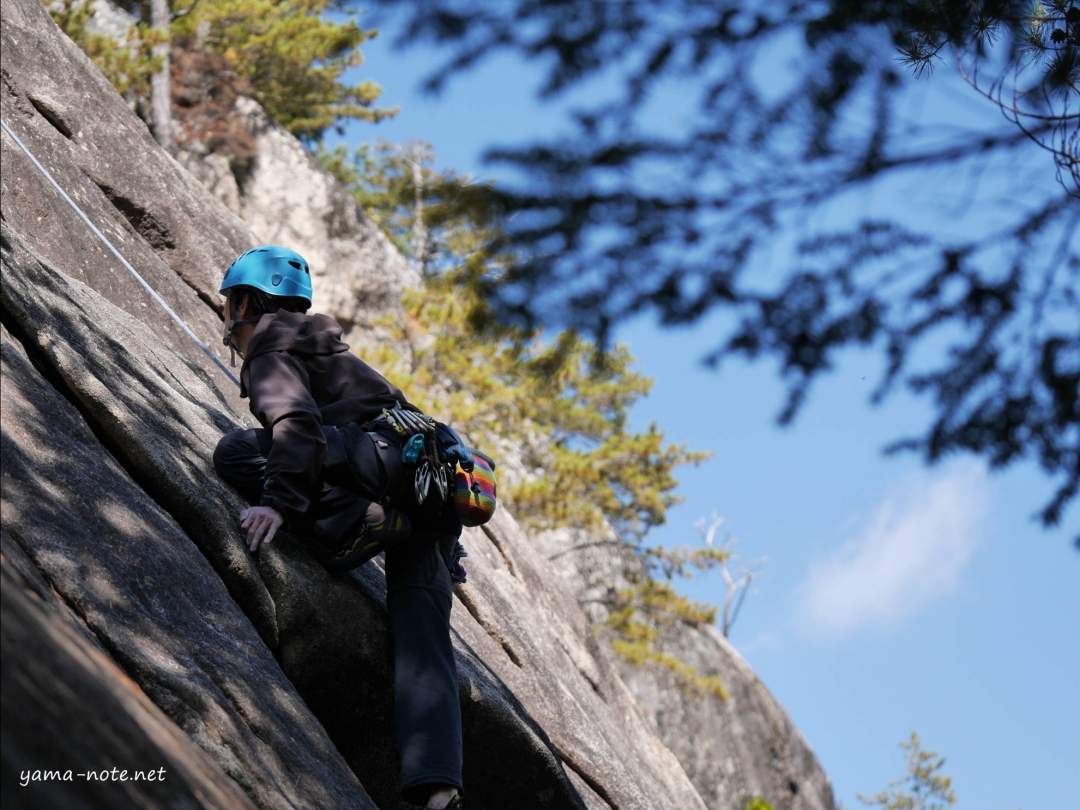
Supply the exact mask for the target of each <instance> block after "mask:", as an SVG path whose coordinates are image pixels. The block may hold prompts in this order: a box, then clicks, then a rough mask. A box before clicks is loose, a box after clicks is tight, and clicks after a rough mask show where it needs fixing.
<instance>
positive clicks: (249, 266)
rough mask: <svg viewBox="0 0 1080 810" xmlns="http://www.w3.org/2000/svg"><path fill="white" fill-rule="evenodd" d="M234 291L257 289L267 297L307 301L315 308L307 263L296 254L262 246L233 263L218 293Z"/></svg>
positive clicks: (292, 251)
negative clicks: (312, 302) (242, 288)
mask: <svg viewBox="0 0 1080 810" xmlns="http://www.w3.org/2000/svg"><path fill="white" fill-rule="evenodd" d="M233 287H254V288H255V289H256V290H261V291H262V292H264V293H266V294H267V295H273V296H282V297H287V298H303V299H304V300H306V301H307V303H308V306H311V273H310V272H309V270H308V263H307V259H305V258H304V257H303V256H301V255H300V254H299V253H297V252H296V251H295V250H289V249H288V248H284V247H278V246H277V245H260V246H259V247H253V248H252V249H251V250H248V251H245V252H244V253H241V254H240V255H239V256H237V257H236V258H235V259H233V263H232V264H230V265H229V267H228V269H227V270H226V271H225V278H223V279H222V280H221V288H220V289H219V290H218V292H220V293H222V294H223V295H224V294H226V293H228V291H229V290H230V289H232V288H233Z"/></svg>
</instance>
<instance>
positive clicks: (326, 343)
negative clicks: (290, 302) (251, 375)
mask: <svg viewBox="0 0 1080 810" xmlns="http://www.w3.org/2000/svg"><path fill="white" fill-rule="evenodd" d="M247 348H248V350H247V356H246V357H245V358H244V365H247V364H248V363H249V362H251V360H252V359H254V358H256V357H258V356H259V355H260V354H266V353H267V352H283V351H284V352H292V353H294V354H303V355H318V354H338V353H339V352H347V351H348V350H349V346H348V344H346V343H344V342H342V340H341V326H340V325H339V324H338V322H337V321H335V320H334V319H333V318H331V317H330V316H328V315H319V314H314V315H305V314H303V313H301V312H289V311H287V310H284V309H279V310H278V311H277V312H268V313H266V314H265V315H263V316H262V317H261V318H259V322H258V323H257V324H256V325H255V331H254V332H252V334H251V340H250V341H249V342H248V347H247Z"/></svg>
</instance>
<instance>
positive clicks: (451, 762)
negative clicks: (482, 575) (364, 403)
mask: <svg viewBox="0 0 1080 810" xmlns="http://www.w3.org/2000/svg"><path fill="white" fill-rule="evenodd" d="M270 446H271V435H270V432H269V431H267V430H234V431H232V432H230V433H227V434H225V436H223V437H222V438H221V441H220V442H218V446H217V449H216V450H215V451H214V467H215V468H216V469H217V471H218V474H219V475H220V476H221V477H222V478H223V479H224V480H225V481H227V482H228V483H230V484H231V485H232V486H234V487H235V488H236V489H237V490H238V491H239V492H240V493H241V494H242V495H244V497H245V498H247V499H248V501H249V502H251V503H258V502H259V498H260V496H261V494H262V485H263V478H264V477H265V473H266V457H267V455H268V453H269V452H270ZM348 484H349V481H348V479H347V474H346V475H345V476H342V475H335V474H332V473H331V474H328V475H327V476H326V480H325V481H324V483H323V485H322V490H321V492H320V495H319V498H318V499H317V500H316V501H315V502H314V503H313V504H312V507H311V508H310V509H309V510H308V512H307V513H306V514H305V515H303V516H286V517H287V519H288V520H289V521H290V524H297V523H298V524H300V525H298V526H297V525H292V526H291V528H293V529H295V530H296V531H297V533H299V534H301V535H302V536H304V535H306V536H309V537H311V538H312V539H313V540H314V541H315V542H320V543H326V544H333V543H335V542H344V541H346V540H348V539H350V538H349V537H348V535H349V534H350V533H351V532H353V531H355V530H356V529H357V528H358V526H359V524H360V522H362V520H363V515H364V512H365V511H366V509H367V505H368V504H369V503H370V501H368V500H365V499H364V498H363V497H360V496H358V495H357V494H356V492H355V491H354V490H350V489H349V488H348ZM413 528H414V531H413V535H412V537H410V538H409V539H408V540H406V541H404V542H403V543H400V544H398V545H395V546H393V547H391V548H389V549H387V551H386V557H385V563H386V591H387V593H386V601H387V607H388V609H389V613H390V628H391V632H392V633H393V639H394V733H395V736H396V738H397V743H398V748H399V750H400V751H401V775H402V787H403V790H402V796H403V798H404V799H405V800H406V801H410V802H413V803H414V804H421V805H422V804H424V802H425V801H426V800H427V794H428V792H429V789H428V788H425V787H424V786H428V785H434V784H442V785H454V786H456V787H457V788H458V789H459V790H462V791H463V789H464V786H463V784H462V753H461V749H462V739H461V705H460V703H459V700H458V690H457V669H456V667H455V664H454V652H453V647H452V645H451V643H450V606H451V603H452V592H451V578H450V573H449V570H448V569H447V565H448V563H447V561H446V558H445V554H446V549H447V548H448V547H452V546H453V544H454V542H455V541H456V539H457V534H458V532H459V531H460V529H459V528H458V529H449V528H447V527H440V526H437V525H434V524H431V523H427V524H425V523H424V522H422V521H419V520H414V526H413Z"/></svg>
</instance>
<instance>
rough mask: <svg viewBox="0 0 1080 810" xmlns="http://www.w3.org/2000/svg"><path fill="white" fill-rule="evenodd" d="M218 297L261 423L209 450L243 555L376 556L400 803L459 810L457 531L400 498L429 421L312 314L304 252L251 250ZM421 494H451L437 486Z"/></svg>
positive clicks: (450, 520)
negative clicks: (413, 437) (296, 551)
mask: <svg viewBox="0 0 1080 810" xmlns="http://www.w3.org/2000/svg"><path fill="white" fill-rule="evenodd" d="M220 292H221V293H222V294H223V295H225V331H224V336H223V337H224V342H225V344H226V345H227V346H229V347H230V349H231V350H232V351H235V352H238V353H239V354H240V355H241V356H242V357H243V363H242V365H241V368H240V381H241V388H240V396H241V397H247V398H249V399H250V408H251V412H252V414H254V416H255V418H256V419H258V420H259V423H260V424H261V425H262V428H257V429H250V430H249V429H237V430H233V431H231V432H229V433H227V434H225V436H223V437H222V438H221V440H220V442H219V443H218V445H217V448H216V450H215V451H214V466H215V468H216V469H217V471H218V474H219V475H220V476H221V477H222V478H223V479H224V480H225V481H227V482H228V483H230V484H232V485H233V486H234V487H236V489H237V490H238V491H239V492H241V494H243V495H244V496H245V497H246V498H247V500H248V502H249V503H251V504H252V506H250V507H248V508H247V509H244V510H243V511H242V512H241V513H240V516H239V520H240V528H241V529H242V530H244V531H245V532H246V541H247V543H248V547H249V549H250V550H251V551H252V552H256V551H258V549H259V548H260V547H261V546H263V545H265V544H267V543H270V542H272V541H273V539H274V536H275V534H276V533H277V531H278V530H279V529H281V528H282V527H283V526H284V527H285V528H286V529H288V530H290V531H291V532H293V533H294V534H296V535H297V536H298V537H301V538H305V539H308V540H309V541H310V543H311V549H312V551H313V552H314V553H315V554H316V556H317V557H319V558H320V559H321V560H322V561H323V562H324V563H325V564H326V565H327V566H328V567H330V568H332V569H338V570H340V569H348V568H351V567H355V566H357V565H360V564H362V563H363V562H365V561H366V560H369V559H371V558H372V557H374V556H375V555H376V554H378V553H379V552H380V551H384V552H385V570H386V589H387V608H388V612H389V619H390V627H391V632H392V633H393V638H394V645H393V646H394V732H395V736H396V738H397V742H398V747H399V750H400V752H401V779H402V799H403V800H404V801H406V802H409V803H412V804H414V805H420V806H424V807H428V808H438V809H440V810H441V809H442V808H456V809H458V810H460V808H462V807H463V806H464V805H463V798H462V794H463V792H464V787H463V784H462V731H461V707H460V704H459V701H458V688H457V671H456V667H455V663H454V654H453V648H452V645H451V642H450V607H451V603H452V599H451V587H452V582H453V581H458V582H464V581H465V571H464V569H463V568H462V566H461V563H460V558H461V557H463V556H464V550H463V549H462V548H461V546H460V543H459V542H458V537H459V536H460V533H461V523H460V520H459V519H457V517H456V515H455V512H454V509H440V508H439V505H438V503H437V502H438V501H439V498H428V499H427V500H428V501H429V503H430V502H432V501H434V502H436V506H435V508H430V507H428V508H425V505H424V504H423V503H421V504H419V505H417V502H416V500H415V498H414V499H413V500H411V501H410V500H409V496H410V495H411V494H412V491H413V489H414V487H415V486H416V484H415V482H414V481H413V480H412V477H411V476H410V475H406V474H405V473H404V470H403V462H402V450H403V446H402V445H403V441H404V438H405V437H407V436H408V434H409V432H410V431H411V430H414V429H423V428H426V427H430V426H431V425H433V424H435V423H434V422H433V420H430V419H429V418H428V417H426V416H425V415H424V414H422V413H421V412H420V410H419V409H418V408H416V407H415V406H413V405H411V404H410V403H409V402H408V400H407V399H406V398H405V396H404V394H403V393H402V392H401V391H400V390H399V389H398V388H396V387H395V386H393V385H392V384H391V383H390V382H389V381H388V380H386V378H384V377H383V376H382V375H381V374H379V373H378V372H377V371H375V370H374V369H373V368H371V367H370V366H369V365H367V364H366V363H364V362H363V361H362V360H361V359H360V358H359V357H357V356H356V355H354V354H352V353H351V352H349V350H348V346H347V345H346V344H345V343H343V342H342V340H341V327H340V326H339V325H338V323H337V322H336V321H335V320H334V319H333V318H330V317H328V316H326V315H321V314H308V312H307V311H308V309H309V308H310V306H311V294H312V285H311V275H310V270H309V267H308V263H307V261H306V260H305V259H304V258H303V257H302V256H301V255H300V254H298V253H296V252H294V251H292V250H289V249H287V248H283V247H278V246H274V245H263V246H259V247H255V248H252V249H251V250H248V251H246V252H244V253H243V254H241V255H240V256H239V257H237V258H236V259H235V260H234V261H233V263H232V264H231V265H229V267H228V269H227V270H226V272H225V277H224V280H223V281H222V283H221V288H220ZM428 483H429V484H430V489H431V491H432V492H434V491H435V490H437V489H440V488H441V489H442V490H444V491H443V492H442V495H445V494H446V493H445V488H446V485H447V482H446V481H445V478H444V480H442V481H436V480H433V481H431V482H428ZM425 494H426V493H420V492H417V493H416V497H421V496H423V495H425ZM444 500H445V499H444ZM410 504H411V506H412V507H413V508H411V509H410V508H407V506H408V505H410Z"/></svg>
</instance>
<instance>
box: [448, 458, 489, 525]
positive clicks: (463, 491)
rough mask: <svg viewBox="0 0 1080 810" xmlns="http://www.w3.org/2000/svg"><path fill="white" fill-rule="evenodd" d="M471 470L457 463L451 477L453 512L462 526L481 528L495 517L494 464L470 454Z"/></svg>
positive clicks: (487, 459)
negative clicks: (452, 479) (454, 472)
mask: <svg viewBox="0 0 1080 810" xmlns="http://www.w3.org/2000/svg"><path fill="white" fill-rule="evenodd" d="M470 453H471V455H472V459H471V461H472V464H471V467H472V469H471V470H466V469H465V468H464V466H463V464H462V462H461V461H459V462H458V466H457V473H456V474H455V475H454V510H455V511H456V512H457V515H458V519H459V520H461V524H462V525H463V526H481V525H483V524H485V523H487V522H488V521H489V520H491V516H492V515H493V514H495V462H494V461H492V460H491V459H490V458H488V457H487V456H485V455H484V454H483V453H481V452H480V451H479V450H470Z"/></svg>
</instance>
